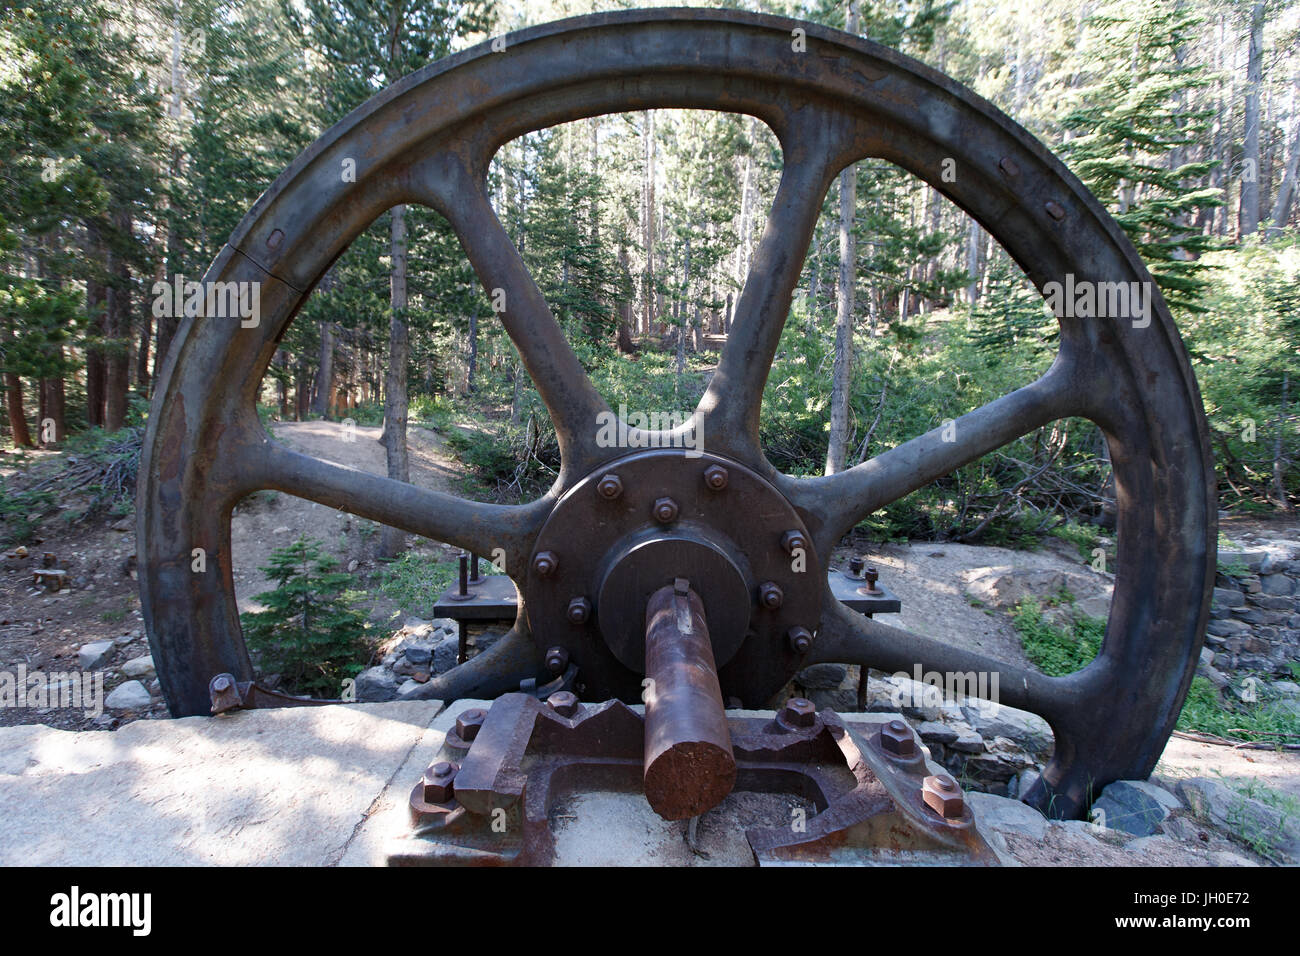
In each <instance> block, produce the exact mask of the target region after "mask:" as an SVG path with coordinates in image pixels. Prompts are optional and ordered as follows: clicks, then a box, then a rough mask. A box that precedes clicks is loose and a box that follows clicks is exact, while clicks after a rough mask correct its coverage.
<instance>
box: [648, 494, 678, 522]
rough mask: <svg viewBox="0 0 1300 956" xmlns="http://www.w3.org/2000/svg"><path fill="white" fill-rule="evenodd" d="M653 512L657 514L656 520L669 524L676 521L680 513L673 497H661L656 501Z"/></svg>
mask: <svg viewBox="0 0 1300 956" xmlns="http://www.w3.org/2000/svg"><path fill="white" fill-rule="evenodd" d="M652 513H653V514H654V516H655V521H658V522H659V523H660V524H669V523H671V522H673V521H676V520H677V515H678V513H679V509H678V507H677V502H675V501H673V499H671V498H659V499H657V500H656V501H655V504H654V508H653V509H652Z"/></svg>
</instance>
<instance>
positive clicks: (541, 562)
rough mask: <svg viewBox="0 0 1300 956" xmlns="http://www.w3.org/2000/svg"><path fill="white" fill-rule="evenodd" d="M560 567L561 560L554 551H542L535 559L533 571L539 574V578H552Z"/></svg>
mask: <svg viewBox="0 0 1300 956" xmlns="http://www.w3.org/2000/svg"><path fill="white" fill-rule="evenodd" d="M559 566H560V559H559V558H557V557H556V556H555V552H554V551H540V552H538V554H537V557H535V558H533V570H534V571H536V572H537V576H538V577H542V578H548V577H550V576H551V575H552V574H554V573H555V569H556V568H558V567H559Z"/></svg>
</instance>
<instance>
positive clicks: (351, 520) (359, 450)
mask: <svg viewBox="0 0 1300 956" xmlns="http://www.w3.org/2000/svg"><path fill="white" fill-rule="evenodd" d="M271 427H272V430H273V431H274V434H275V437H276V439H277V440H279V441H282V442H284V443H285V444H286V445H288V446H289V447H291V448H294V449H295V450H298V451H301V452H304V453H306V454H310V455H314V456H317V457H320V458H323V459H327V460H329V461H332V462H335V463H337V464H340V465H345V466H347V467H350V468H356V469H359V470H363V471H368V472H372V473H376V474H382V473H383V472H384V468H385V465H384V452H383V447H382V446H381V445H380V444H379V442H378V437H379V431H380V430H379V428H377V427H375V428H367V427H357V428H355V431H354V433H353V434H352V435H351V436H350V438H351V440H349V435H348V434H347V433H346V432H345V431H344V428H343V426H342V425H340V424H337V423H331V422H319V421H317V422H286V423H278V424H274V425H272V426H271ZM410 451H411V480H412V481H413V483H415V484H417V485H419V486H422V487H426V488H432V489H437V490H442V491H448V492H451V493H461V491H462V485H463V475H464V469H463V467H462V466H461V465H460V464H459V463H458V462H457V461H456V460H455V459H454V457H453V456H452V455H451V454H450V453H449V452H448V451H447V450H446V447H445V445H444V442H443V440H442V438H441V437H440V436H439V435H438V434H436V433H434V432H432V431H429V430H427V429H423V428H412V429H411V434H410ZM10 470H11V469H0V473H3V471H10ZM1223 530H1224V532H1225V534H1227V535H1228V536H1229V537H1232V536H1233V535H1235V534H1241V533H1250V534H1264V535H1265V536H1278V535H1280V536H1283V537H1290V538H1300V521H1296V520H1295V519H1289V520H1288V519H1276V520H1268V519H1232V520H1229V521H1226V522H1225V523H1224V528H1223ZM134 531H135V526H134V520H133V518H132V517H130V516H128V517H124V518H107V519H103V518H101V519H98V520H95V521H91V522H83V523H81V524H79V525H72V526H68V525H66V524H64V523H59V522H51V523H50V526H49V527H47V528H45V529H44V530H43V532H42V537H41V538H40V539H39V540H38V541H36V542H35V543H33V544H32V545H30V549H31V550H32V552H33V553H40V552H51V553H53V554H54V555H55V556H56V558H57V564H58V566H59V567H61V568H65V569H67V570H68V572H69V577H70V578H71V579H72V580H73V582H74V583H73V586H72V587H70V588H68V589H66V590H64V591H60V592H54V593H50V592H47V591H45V590H44V589H38V588H35V587H32V586H31V572H30V569H29V568H27V567H25V566H24V567H13V566H10V567H6V568H5V569H4V570H2V571H0V671H8V672H11V673H13V672H15V671H16V670H17V668H18V667H19V666H20V665H22V666H25V667H26V669H27V672H28V673H31V672H33V671H37V670H44V671H46V672H50V671H74V670H77V669H78V649H79V648H81V647H82V646H84V645H86V644H87V643H90V642H93V641H98V640H111V641H115V642H116V646H115V647H114V648H113V649H112V651H111V652H110V653H109V655H108V656H107V657H106V659H105V661H104V663H103V664H101V665H99V666H100V668H102V669H104V670H105V671H106V672H107V673H106V678H105V687H104V691H105V693H106V694H107V693H108V692H109V691H111V690H112V689H113V687H114V686H116V685H117V684H119V683H121V682H122V681H124V680H126V679H129V678H127V677H126V676H125V675H124V674H123V673H122V666H123V665H124V664H125V663H126V662H127V661H128V660H131V659H135V658H139V657H142V656H143V655H147V654H148V651H149V649H148V645H147V643H146V641H145V640H144V637H143V630H142V628H143V625H142V620H141V614H140V601H139V596H138V593H137V582H136V577H135V569H134V552H135V536H134ZM376 532H377V526H376V525H374V524H373V523H372V522H367V521H363V520H361V519H358V518H355V517H353V516H350V515H348V514H345V513H343V512H339V511H336V510H334V509H331V508H326V507H323V506H320V505H316V504H314V503H312V502H309V501H305V500H303V499H299V498H294V497H292V496H289V495H284V494H275V493H266V492H262V493H259V494H258V495H255V496H253V497H251V498H249V499H246V500H245V501H244V502H242V503H241V505H240V506H239V507H238V508H237V509H236V512H235V515H234V517H233V520H232V553H233V554H234V569H233V570H234V578H235V588H236V595H237V600H238V603H239V607H240V609H241V610H248V609H250V608H253V607H256V603H257V602H256V597H257V595H258V594H259V593H260V592H261V591H263V590H265V589H266V588H267V587H268V582H267V580H266V578H265V576H264V575H263V573H262V571H261V570H260V569H261V567H262V566H263V565H265V564H266V563H267V560H268V558H269V557H270V555H271V552H272V551H273V550H274V549H276V548H278V547H283V546H285V545H287V544H289V543H291V542H292V541H293V540H295V539H296V538H297V537H298V536H299V535H301V534H306V535H308V536H311V537H315V538H318V539H321V540H322V541H323V542H325V545H326V550H328V551H329V552H330V553H331V554H333V555H334V556H335V557H337V558H338V559H339V561H340V564H341V566H342V567H343V568H346V569H348V570H349V571H350V572H351V573H353V574H355V575H356V576H357V579H358V587H359V588H366V587H369V586H370V585H372V584H373V583H374V581H375V580H376V575H377V573H378V564H377V562H376V561H375V559H374V557H373V549H374V545H375V543H377V538H378V535H377V533H376ZM414 546H415V547H416V548H417V549H418V550H419V551H421V552H423V553H427V554H430V555H431V556H434V557H437V558H439V559H442V560H447V561H451V560H453V559H454V555H455V553H456V552H455V549H453V548H450V547H449V546H445V545H439V544H433V543H431V542H424V541H419V540H418V539H417V540H416V541H415V542H414ZM854 552H856V553H860V554H863V555H864V556H865V557H866V558H867V560H868V562H869V563H872V564H874V565H875V566H876V567H877V568H879V570H880V575H881V581H882V583H883V584H885V585H886V586H887V587H889V588H890V589H891V590H893V591H894V592H895V593H896V594H898V595H899V597H900V598H901V599H902V602H903V611H902V613H901V614H899V615H890V616H889V617H888V618H887V619H886V620H888V621H889V622H890V623H896V624H898V625H900V626H902V627H905V628H908V629H911V630H915V631H918V632H921V633H925V634H928V635H929V636H932V637H935V638H939V639H942V640H945V641H947V642H950V643H952V644H956V645H959V646H965V647H969V648H971V649H972V650H977V651H980V652H981V653H984V654H988V655H990V656H992V657H995V658H998V659H1000V660H1003V661H1006V662H1008V663H1013V664H1018V665H1023V664H1024V663H1025V656H1024V651H1023V649H1022V646H1021V643H1020V639H1019V636H1018V634H1017V632H1016V630H1015V628H1014V627H1013V625H1012V623H1011V618H1010V615H1009V614H1007V613H1005V612H1004V611H1002V610H995V609H993V608H989V607H985V606H981V605H980V604H979V602H975V601H972V599H971V597H970V595H969V594H968V592H967V588H966V585H967V583H968V582H969V580H970V577H971V573H972V569H979V568H988V567H1003V566H1014V567H1017V568H1022V569H1030V570H1036V571H1048V572H1061V573H1063V574H1069V575H1073V576H1074V577H1073V578H1071V580H1072V581H1074V580H1077V579H1078V576H1079V575H1085V576H1091V577H1092V578H1095V579H1097V581H1098V583H1099V584H1101V585H1104V584H1105V581H1104V580H1102V579H1103V578H1104V577H1105V576H1101V575H1095V574H1093V573H1092V572H1090V570H1089V568H1088V566H1087V563H1086V562H1084V561H1083V560H1082V559H1081V557H1080V555H1079V553H1078V551H1077V549H1076V548H1075V547H1074V546H1073V545H1070V544H1068V543H1066V542H1063V541H1059V540H1056V539H1048V540H1047V541H1046V542H1045V543H1044V544H1043V546H1042V547H1041V548H1039V549H1038V550H1035V551H1020V550H1012V549H1008V548H997V547H986V546H976V545H964V544H952V543H935V542H917V543H909V544H890V545H880V544H870V543H868V542H852V543H851V544H850V545H849V546H846V547H844V548H842V549H840V550H839V551H837V553H836V555H835V558H834V561H833V563H835V564H838V563H839V562H843V561H845V560H846V559H847V557H848V556H849V555H850V554H851V553H854ZM370 595H371V601H372V605H371V608H370V612H371V619H372V621H375V622H377V623H379V624H380V625H381V627H380V631H381V633H384V630H383V625H384V624H385V623H386V622H392V623H391V624H388V625H387V626H388V629H390V630H391V629H396V628H397V627H400V626H401V623H402V621H403V619H404V617H405V615H406V613H407V612H409V611H410V610H411V609H409V608H402V607H398V606H397V605H396V604H395V603H394V602H393V601H392V600H390V599H387V598H385V597H384V596H383V595H381V594H379V593H378V592H377V591H376V590H373V589H372V590H371V591H370ZM1100 599H1101V600H1103V604H1102V607H1103V608H1104V601H1105V599H1106V598H1105V594H1104V590H1103V593H1102V595H1101V598H1100ZM1103 613H1104V611H1103ZM161 717H166V711H165V707H164V706H163V705H162V704H161V702H160V701H158V700H155V704H154V706H153V707H151V708H150V709H149V710H147V711H145V712H141V713H138V714H135V715H134V717H124V716H120V715H117V716H111V717H110V716H109V715H105V716H104V717H101V718H99V720H98V721H96V720H94V719H92V718H91V717H90V716H89V715H86V714H83V713H82V712H81V711H79V710H70V709H66V708H54V709H49V710H44V711H42V710H37V709H33V708H23V707H8V708H0V726H6V725H14V724H24V723H44V724H47V725H49V726H52V727H57V728H61V729H65V730H91V729H104V728H109V727H116V726H121V725H122V724H123V723H124V722H128V721H129V720H130V719H138V718H161ZM1158 772H1159V773H1161V774H1164V775H1165V776H1166V777H1168V778H1171V779H1173V778H1177V777H1182V776H1203V777H1206V776H1208V777H1215V778H1221V779H1223V781H1224V782H1225V783H1230V782H1237V783H1249V782H1250V781H1257V782H1258V783H1259V784H1262V785H1264V786H1266V787H1269V788H1272V789H1274V790H1277V791H1280V792H1282V793H1285V794H1289V795H1292V796H1297V797H1300V755H1296V754H1284V753H1273V752H1267V751H1246V750H1235V749H1233V748H1231V747H1223V746H1212V745H1209V744H1205V743H1199V742H1194V741H1190V740H1186V739H1180V738H1174V739H1172V740H1171V741H1170V744H1169V747H1168V749H1167V751H1166V753H1165V756H1164V759H1163V761H1162V763H1161V765H1160V767H1159V768H1158ZM1074 862H1084V863H1086V862H1088V861H1087V860H1078V861H1074ZM1094 862H1098V863H1104V862H1106V861H1105V860H1100V859H1099V860H1097V861H1094Z"/></svg>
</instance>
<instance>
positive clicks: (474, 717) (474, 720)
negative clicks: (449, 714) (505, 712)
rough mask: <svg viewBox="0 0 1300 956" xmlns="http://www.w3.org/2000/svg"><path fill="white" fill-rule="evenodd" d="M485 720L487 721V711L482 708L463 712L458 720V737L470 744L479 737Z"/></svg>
mask: <svg viewBox="0 0 1300 956" xmlns="http://www.w3.org/2000/svg"><path fill="white" fill-rule="evenodd" d="M485 720H487V711H486V710H483V709H482V708H481V707H475V708H473V709H472V710H465V711H461V713H460V716H458V717H457V718H456V736H458V737H459V738H460V739H461V740H463V741H465V743H469V742H470V741H471V740H473V739H474V738H475V737H477V736H478V732H479V730H480V729H481V728H482V727H483V721H485Z"/></svg>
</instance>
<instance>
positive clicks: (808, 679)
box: [794, 664, 849, 690]
mask: <svg viewBox="0 0 1300 956" xmlns="http://www.w3.org/2000/svg"><path fill="white" fill-rule="evenodd" d="M848 673H849V669H848V668H847V667H845V666H844V665H843V664H813V665H812V666H811V667H805V668H804V669H803V670H801V671H800V672H799V673H797V674H795V675H794V679H795V681H796V682H797V683H798V684H800V685H801V686H802V687H805V688H809V689H811V690H834V689H835V688H837V687H839V686H840V684H842V683H844V678H845V677H847V676H848Z"/></svg>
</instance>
